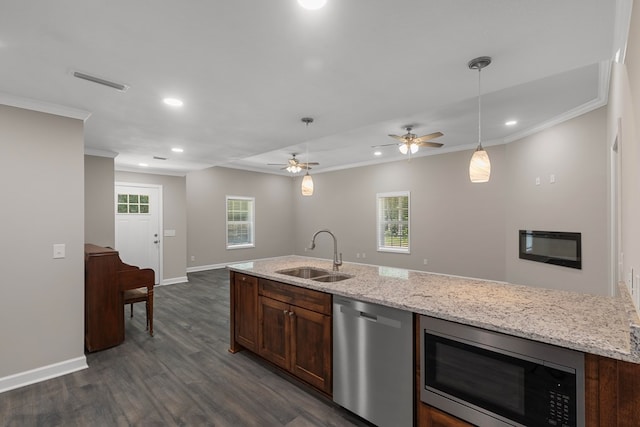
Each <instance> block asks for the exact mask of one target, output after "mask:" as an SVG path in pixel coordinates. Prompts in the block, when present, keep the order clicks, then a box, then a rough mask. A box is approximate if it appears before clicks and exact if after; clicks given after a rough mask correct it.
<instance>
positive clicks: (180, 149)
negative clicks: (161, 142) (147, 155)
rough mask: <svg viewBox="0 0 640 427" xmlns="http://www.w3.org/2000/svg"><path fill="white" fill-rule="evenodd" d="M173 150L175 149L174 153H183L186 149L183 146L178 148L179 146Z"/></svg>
mask: <svg viewBox="0 0 640 427" xmlns="http://www.w3.org/2000/svg"><path fill="white" fill-rule="evenodd" d="M171 151H173V152H174V153H182V152H184V150H183V149H182V148H178V147H174V148H172V149H171Z"/></svg>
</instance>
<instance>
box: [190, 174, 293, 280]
mask: <svg viewBox="0 0 640 427" xmlns="http://www.w3.org/2000/svg"><path fill="white" fill-rule="evenodd" d="M292 181H293V180H292V179H291V178H289V177H283V176H277V175H270V174H264V173H255V172H246V171H240V170H236V169H228V168H221V167H214V168H209V169H205V170H201V171H197V172H192V173H190V174H188V175H187V206H188V208H187V228H188V230H187V241H188V251H187V259H188V261H187V263H188V266H189V267H190V269H191V270H194V269H204V268H206V267H207V266H219V265H224V264H226V263H230V262H235V261H242V260H251V259H258V258H265V257H272V256H281V255H290V254H291V253H292V251H293V246H292V243H293V237H292V236H293V233H294V232H295V229H294V227H293V220H294V215H293V204H294V203H293V192H292V187H291V186H292ZM227 195H230V196H245V197H255V200H256V201H255V214H256V229H255V242H256V246H255V248H246V249H231V250H227V249H226V225H225V224H226V199H225V197H226V196H227ZM191 257H194V260H193V261H191Z"/></svg>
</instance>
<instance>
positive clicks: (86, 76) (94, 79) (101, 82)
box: [73, 71, 129, 92]
mask: <svg viewBox="0 0 640 427" xmlns="http://www.w3.org/2000/svg"><path fill="white" fill-rule="evenodd" d="M73 77H77V78H79V79H83V80H87V81H90V82H93V83H97V84H99V85H103V86H108V87H110V88H113V89H115V90H119V91H120V92H126V91H127V89H129V86H127V85H124V84H122V83H116V82H112V81H109V80H105V79H101V78H100V77H96V76H92V75H89V74H85V73H81V72H80V71H74V72H73Z"/></svg>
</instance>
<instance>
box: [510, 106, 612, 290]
mask: <svg viewBox="0 0 640 427" xmlns="http://www.w3.org/2000/svg"><path fill="white" fill-rule="evenodd" d="M506 154H507V156H506V157H507V175H508V177H509V179H508V180H507V187H506V201H507V203H506V205H505V208H506V213H507V214H506V219H507V222H506V227H507V228H506V240H505V248H506V276H505V279H506V280H507V281H508V282H512V283H520V284H524V285H533V286H542V287H547V288H557V289H564V290H571V291H578V292H586V293H595V294H608V293H609V291H610V281H609V276H608V271H609V270H608V265H609V256H608V254H609V237H608V236H609V234H608V219H607V209H608V202H607V200H608V199H607V182H608V180H607V142H606V109H605V108H600V109H598V110H595V111H592V112H590V113H588V114H585V115H582V116H579V117H577V118H575V119H573V120H569V121H567V122H564V123H561V124H559V125H557V126H554V127H553V128H550V129H547V130H545V131H542V132H540V133H537V134H535V135H532V136H529V137H527V138H524V139H522V140H520V141H517V142H512V143H510V144H508V145H506ZM552 174H553V175H555V183H550V175H552ZM537 177H539V178H540V185H536V178H537ZM521 229H528V230H548V231H573V232H580V233H582V270H578V269H572V268H567V267H560V266H556V265H550V264H543V263H539V262H533V261H528V260H522V259H519V258H518V230H521Z"/></svg>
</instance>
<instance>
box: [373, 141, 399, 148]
mask: <svg viewBox="0 0 640 427" xmlns="http://www.w3.org/2000/svg"><path fill="white" fill-rule="evenodd" d="M402 142H404V141H402ZM391 145H400V144H398V143H397V142H394V143H391V144H381V145H372V146H371V148H378V147H389V146H391Z"/></svg>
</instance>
